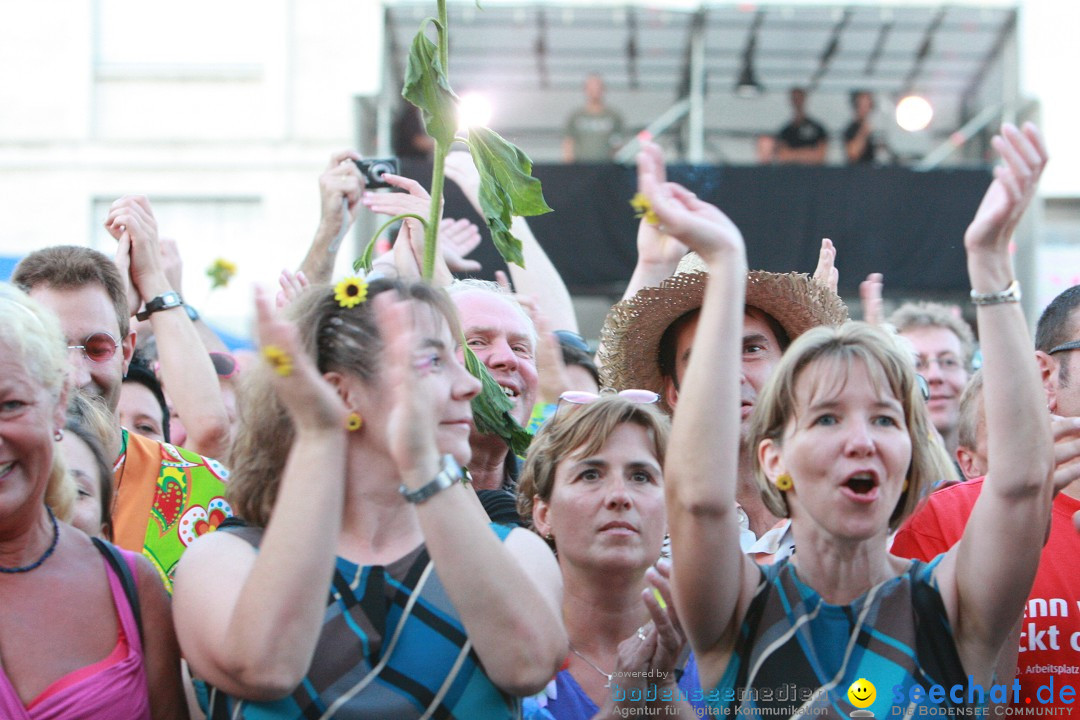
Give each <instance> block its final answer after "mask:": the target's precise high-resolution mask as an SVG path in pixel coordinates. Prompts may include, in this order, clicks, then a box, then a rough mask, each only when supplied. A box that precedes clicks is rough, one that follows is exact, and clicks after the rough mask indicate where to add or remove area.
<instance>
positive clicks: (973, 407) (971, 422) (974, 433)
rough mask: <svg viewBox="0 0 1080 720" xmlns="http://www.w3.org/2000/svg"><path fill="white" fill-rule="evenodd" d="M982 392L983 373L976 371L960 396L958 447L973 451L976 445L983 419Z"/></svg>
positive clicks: (957, 425) (957, 424)
mask: <svg viewBox="0 0 1080 720" xmlns="http://www.w3.org/2000/svg"><path fill="white" fill-rule="evenodd" d="M982 391H983V372H982V370H976V371H975V372H974V374H972V376H971V377H970V378H969V379H968V384H967V387H965V388H964V392H963V394H962V395H961V396H960V417H959V419H958V420H957V422H956V444H957V446H959V447H966V448H968V449H969V450H975V446H976V445H978V429H979V422H980V421H982V419H983V417H985V415H984V413H983V401H982Z"/></svg>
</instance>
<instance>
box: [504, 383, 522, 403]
mask: <svg viewBox="0 0 1080 720" xmlns="http://www.w3.org/2000/svg"><path fill="white" fill-rule="evenodd" d="M499 387H501V388H502V391H503V394H504V395H506V397H508V398H510V399H511V400H516V399H517V398H518V396H519V395H521V393H519V392H518V391H517V390H515V389H514V388H512V387H507V386H506V385H499Z"/></svg>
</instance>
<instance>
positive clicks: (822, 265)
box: [814, 238, 840, 292]
mask: <svg viewBox="0 0 1080 720" xmlns="http://www.w3.org/2000/svg"><path fill="white" fill-rule="evenodd" d="M814 279H815V280H817V281H818V282H820V283H822V284H824V285H828V286H829V289H830V290H832V291H833V292H836V289H837V287H839V285H840V271H839V270H837V269H836V246H835V245H833V241H832V240H830V239H829V238H821V252H820V253H818V262H817V268H815V269H814Z"/></svg>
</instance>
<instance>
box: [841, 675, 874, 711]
mask: <svg viewBox="0 0 1080 720" xmlns="http://www.w3.org/2000/svg"><path fill="white" fill-rule="evenodd" d="M847 697H848V700H849V701H850V702H851V704H852V705H854V706H855V707H857V708H867V707H870V706H871V705H873V704H874V698H876V697H877V688H875V687H874V684H873V683H872V682H870V681H869V680H867V679H866V678H859V679H858V680H856V681H855V682H853V683H851V687H849V688H848V690H847Z"/></svg>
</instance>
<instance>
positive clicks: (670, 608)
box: [641, 559, 686, 684]
mask: <svg viewBox="0 0 1080 720" xmlns="http://www.w3.org/2000/svg"><path fill="white" fill-rule="evenodd" d="M645 579H646V580H647V581H648V582H649V585H650V587H648V588H646V589H645V590H644V591H642V593H641V598H642V600H643V601H644V603H645V607H647V608H648V609H649V615H650V616H652V623H651V624H652V626H653V628H654V629H655V631H656V638H657V640H656V651H655V652H654V653H653V656H652V658H651V660H650V663H649V664H650V668H651V669H653V670H657V671H659V672H660V673H662V675H661V677H663V678H666V679H667V681H668V682H670V683H671V684H674V683H675V665H676V663H677V662H678V661H679V658H680V657H681V656H682V652H683V649H684V648H685V647H686V635H684V634H683V630H682V626H681V625H680V624H679V617H678V615H676V613H675V602H674V600H672V597H671V561H670V560H666V559H661V560H660V561H658V562H657V563H656V565H655V566H654V567H651V568H649V569H648V570H647V571H646V573H645ZM657 593H659V595H660V597H661V598H662V599H663V601H662V602H661V600H658V599H657V597H656V595H657Z"/></svg>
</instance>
